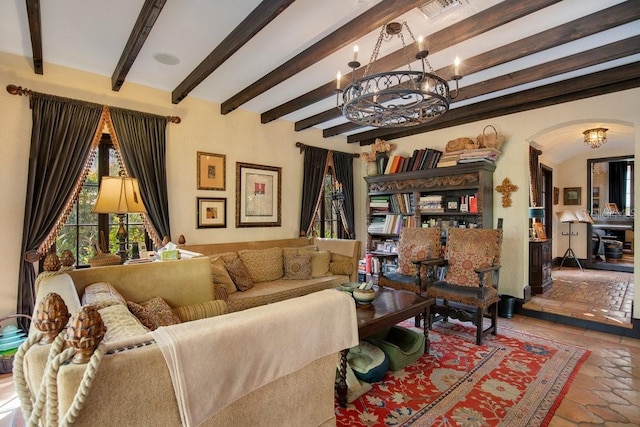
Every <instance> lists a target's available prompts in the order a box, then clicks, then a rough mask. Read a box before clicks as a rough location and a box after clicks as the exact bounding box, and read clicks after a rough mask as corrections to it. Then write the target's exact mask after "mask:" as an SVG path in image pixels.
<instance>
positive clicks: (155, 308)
mask: <svg viewBox="0 0 640 427" xmlns="http://www.w3.org/2000/svg"><path fill="white" fill-rule="evenodd" d="M127 306H128V307H129V310H131V312H132V313H133V314H134V315H135V316H136V317H137V318H138V319H139V320H140V321H141V322H142V324H143V325H145V326H146V327H148V328H149V329H151V330H152V331H153V330H156V329H158V328H159V327H160V326H171V325H177V324H178V323H180V318H179V317H178V316H176V315H175V314H174V313H173V312H172V311H171V307H170V306H169V304H167V303H166V302H165V300H163V299H162V298H161V297H153V298H151V299H150V300H148V301H145V302H142V303H140V304H136V303H135V302H131V301H127Z"/></svg>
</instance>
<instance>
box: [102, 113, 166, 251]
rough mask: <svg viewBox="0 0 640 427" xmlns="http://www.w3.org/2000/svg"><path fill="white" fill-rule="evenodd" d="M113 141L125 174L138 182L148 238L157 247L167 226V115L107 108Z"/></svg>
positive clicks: (164, 234)
mask: <svg viewBox="0 0 640 427" xmlns="http://www.w3.org/2000/svg"><path fill="white" fill-rule="evenodd" d="M109 111H110V113H111V120H112V122H113V127H114V130H115V133H116V139H117V144H118V146H119V149H120V152H121V154H122V160H123V161H124V166H125V168H126V170H127V172H128V174H129V175H130V176H131V177H132V178H137V179H138V181H139V182H140V193H141V194H142V201H143V202H144V205H145V207H146V208H147V212H148V214H147V218H148V220H149V222H150V223H151V226H152V229H151V230H149V229H148V231H149V234H150V235H151V238H152V240H153V241H154V243H155V245H156V246H159V245H160V243H161V241H162V239H163V238H164V237H165V236H169V237H171V230H170V228H169V198H168V192H167V168H166V157H167V156H166V132H165V131H166V127H167V118H166V117H161V116H156V115H153V114H146V113H140V112H137V111H130V110H124V109H120V108H114V107H110V108H109Z"/></svg>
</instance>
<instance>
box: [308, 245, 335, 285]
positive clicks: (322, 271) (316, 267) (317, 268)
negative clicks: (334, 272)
mask: <svg viewBox="0 0 640 427" xmlns="http://www.w3.org/2000/svg"><path fill="white" fill-rule="evenodd" d="M330 263H331V252H329V251H315V252H311V277H314V278H315V277H325V276H330V275H331V271H329V264H330Z"/></svg>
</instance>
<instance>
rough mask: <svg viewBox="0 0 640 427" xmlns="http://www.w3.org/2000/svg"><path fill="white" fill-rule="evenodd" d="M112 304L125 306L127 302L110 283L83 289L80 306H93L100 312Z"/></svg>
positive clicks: (101, 283)
mask: <svg viewBox="0 0 640 427" xmlns="http://www.w3.org/2000/svg"><path fill="white" fill-rule="evenodd" d="M114 304H120V305H124V306H126V305H127V301H126V300H125V299H124V297H123V296H122V295H120V292H118V291H117V290H116V288H114V287H113V286H112V285H111V284H110V283H107V282H96V283H93V284H91V285H89V286H87V287H86V288H85V289H84V294H83V295H82V305H93V306H94V307H95V308H96V310H100V309H101V308H105V307H109V306H111V305H114Z"/></svg>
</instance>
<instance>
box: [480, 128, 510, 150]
mask: <svg viewBox="0 0 640 427" xmlns="http://www.w3.org/2000/svg"><path fill="white" fill-rule="evenodd" d="M489 128H491V129H492V130H493V132H487V129H489ZM476 142H477V143H478V146H479V147H480V148H495V149H496V150H499V149H500V146H502V143H503V142H504V136H503V135H499V134H498V131H497V130H496V128H495V127H493V126H492V125H487V126H485V127H484V129H482V134H480V135H478V138H477V139H476Z"/></svg>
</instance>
